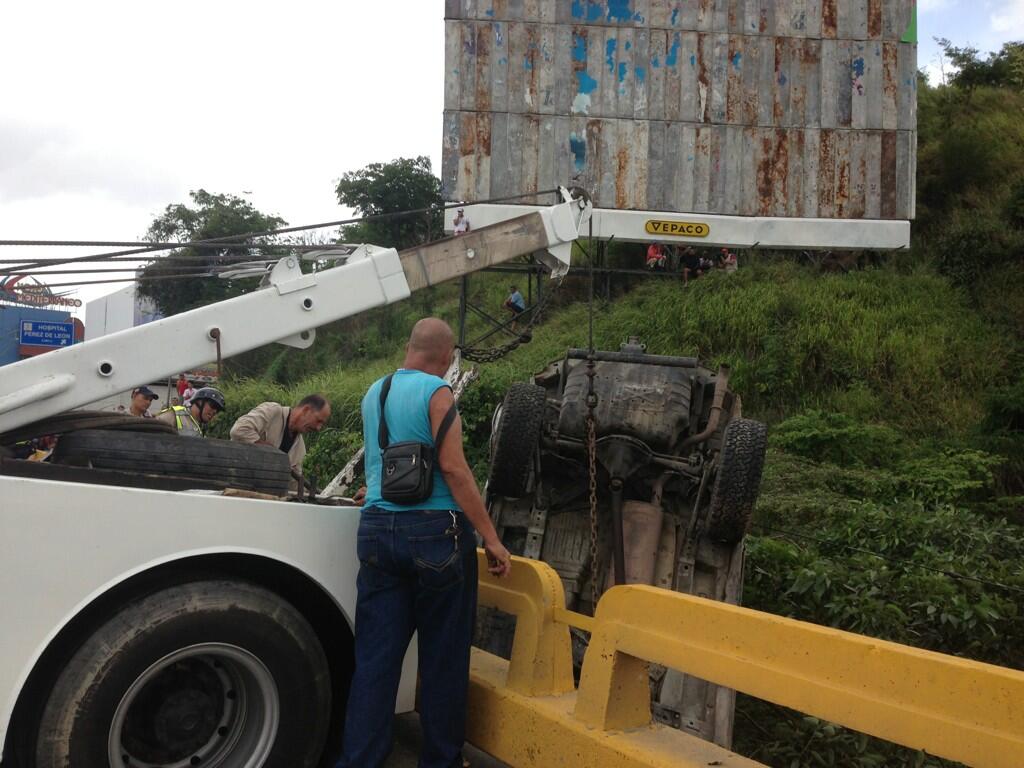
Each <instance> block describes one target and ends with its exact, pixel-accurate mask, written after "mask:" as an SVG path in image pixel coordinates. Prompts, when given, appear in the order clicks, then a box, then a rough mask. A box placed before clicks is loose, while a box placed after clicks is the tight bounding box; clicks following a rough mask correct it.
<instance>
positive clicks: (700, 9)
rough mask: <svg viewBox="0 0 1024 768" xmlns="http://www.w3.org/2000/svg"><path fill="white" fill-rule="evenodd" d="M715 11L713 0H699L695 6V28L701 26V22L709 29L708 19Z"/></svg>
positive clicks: (709, 22)
mask: <svg viewBox="0 0 1024 768" xmlns="http://www.w3.org/2000/svg"><path fill="white" fill-rule="evenodd" d="M714 12H715V0H700V2H699V5H698V6H697V28H698V29H701V28H702V22H703V23H704V24H706V25H707V28H708V29H711V21H710V19H711V18H712V16H713V15H714Z"/></svg>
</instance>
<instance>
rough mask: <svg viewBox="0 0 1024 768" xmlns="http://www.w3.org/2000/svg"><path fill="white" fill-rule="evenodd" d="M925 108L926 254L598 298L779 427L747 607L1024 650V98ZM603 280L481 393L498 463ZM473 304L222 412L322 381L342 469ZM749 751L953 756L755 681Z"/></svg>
mask: <svg viewBox="0 0 1024 768" xmlns="http://www.w3.org/2000/svg"><path fill="white" fill-rule="evenodd" d="M921 110H922V116H921V126H922V127H921V146H920V155H921V162H922V168H921V171H920V176H919V189H920V190H921V208H920V210H921V213H922V220H921V222H920V223H919V224H917V225H915V230H914V233H915V234H914V237H915V243H914V248H913V250H912V251H911V252H908V253H901V254H894V255H891V256H888V257H887V258H886V259H884V260H883V262H882V263H881V264H880V265H878V266H875V267H872V268H868V269H864V270H862V271H854V272H851V273H849V274H823V273H822V272H820V271H819V270H818V269H816V268H814V267H812V266H810V265H808V264H802V263H799V262H798V261H797V260H795V258H794V257H791V256H785V255H770V254H743V255H742V256H741V259H742V261H741V268H740V270H739V272H737V273H735V274H731V275H727V274H724V273H722V274H717V273H716V274H712V275H710V276H707V277H704V278H701V279H699V280H697V281H695V282H694V283H692V284H691V285H690V286H689V287H688V288H686V289H684V288H683V286H682V285H681V284H680V283H679V282H677V281H674V280H660V281H653V280H651V281H643V280H640V281H633V282H632V283H629V284H627V283H625V282H624V283H622V284H616V286H615V300H614V301H611V302H604V301H600V302H598V303H597V305H596V307H595V318H594V337H595V344H596V345H597V346H598V347H600V348H603V349H616V348H617V347H618V345H619V344H620V343H621V342H622V341H624V340H625V337H626V336H627V335H637V336H639V337H640V338H641V339H642V340H643V341H644V342H646V343H647V345H648V347H649V349H650V351H651V352H654V353H659V354H682V355H697V356H699V357H700V358H701V359H702V360H703V361H704V362H705V363H706V364H709V365H715V364H717V363H723V362H724V363H729V364H730V365H731V366H732V389H733V390H735V391H737V392H739V393H740V394H741V395H742V397H743V403H744V411H745V415H748V416H753V417H755V418H759V419H762V420H764V421H766V422H767V423H768V424H769V426H770V448H769V454H768V462H767V465H766V470H765V479H764V486H763V490H762V494H761V498H760V501H759V504H758V509H757V512H756V516H755V524H754V529H753V531H752V535H751V536H750V537H749V538H748V544H747V550H748V560H747V571H746V583H745V586H744V595H745V597H744V602H745V604H747V605H749V606H752V607H754V608H758V609H761V610H765V611H770V612H773V613H778V614H782V615H787V616H793V617H796V618H801V619H806V620H809V621H813V622H817V623H819V624H825V625H830V626H835V627H840V628H843V629H848V630H851V631H855V632H861V633H865V634H868V635H872V636H876V637H882V638H887V639H892V640H896V641H899V642H903V643H908V644H911V645H916V646H920V647H924V648H930V649H935V650H941V651H944V652H947V653H954V654H959V655H963V656H966V657H969V658H975V659H981V660H986V661H990V662H993V663H997V664H1003V665H1007V666H1012V667H1016V668H1021V669H1024V651H1022V649H1024V569H1022V565H1021V563H1022V562H1024V527H1022V526H1024V376H1022V374H1021V370H1022V364H1024V256H1022V250H1024V249H1022V244H1024V175H1022V174H1024V129H1022V128H1021V126H1022V125H1024V121H1022V120H1021V119H1020V118H1021V115H1022V112H1024V97H1022V95H1021V94H1020V93H1018V92H1017V91H1007V90H1005V89H1001V88H979V89H976V90H975V91H974V92H973V93H971V94H970V95H969V98H965V95H964V93H962V92H960V91H958V90H957V89H956V88H942V89H931V88H924V89H923V90H922V97H921ZM951 126H952V128H951ZM965 157H970V158H974V159H973V160H971V161H970V162H969V163H967V164H966V165H965V164H964V162H962V161H963V160H964V158H965ZM618 258H619V259H628V258H630V256H629V253H628V250H624V251H622V252H620V253H619V255H618ZM637 258H638V257H637ZM509 282H510V281H509V279H508V277H507V276H497V275H482V276H477V277H474V278H473V281H472V286H473V293H474V297H475V300H476V301H477V303H479V304H480V305H482V306H485V307H489V308H490V309H491V310H492V311H493V313H495V314H498V313H500V304H501V300H502V298H503V297H504V295H505V293H507V288H508V284H509ZM585 289H586V284H585V282H584V281H583V280H582V279H581V278H578V277H577V278H569V279H567V281H566V283H565V284H564V285H563V286H562V288H561V290H560V293H559V297H558V299H557V300H556V301H555V302H554V303H553V306H552V309H551V311H550V312H549V313H548V314H547V316H546V317H545V318H544V321H543V322H542V323H541V324H540V326H539V327H538V328H537V329H536V331H535V333H534V338H533V341H532V342H531V343H530V344H528V345H525V346H523V347H521V348H520V349H518V350H516V351H514V352H513V353H511V354H510V355H508V356H507V357H505V358H504V359H502V360H500V361H498V362H495V363H490V364H487V365H484V366H482V367H481V377H480V379H479V380H478V381H477V382H475V383H474V384H473V385H472V386H471V387H470V389H469V390H468V391H467V393H466V395H465V397H464V400H463V403H462V406H461V411H462V413H463V418H464V421H465V423H466V427H467V429H466V432H467V451H468V454H469V456H470V459H471V461H472V462H473V463H474V465H475V467H476V470H477V473H478V476H481V477H482V476H483V475H484V474H485V473H486V445H487V438H488V435H489V423H490V417H491V414H492V412H493V409H494V407H495V406H496V405H497V404H498V402H500V399H501V397H502V395H503V393H504V391H505V389H506V388H507V386H508V385H509V384H510V383H511V382H513V381H518V380H525V379H527V378H528V377H529V376H530V375H531V374H532V373H534V372H535V371H537V370H539V369H540V368H542V367H543V366H544V365H545V364H546V363H547V362H549V361H551V360H554V359H557V358H559V357H560V356H562V355H564V353H565V350H566V349H567V348H569V347H574V346H585V345H586V342H587V319H588V311H587V306H586V304H585V303H584V302H582V301H581V298H582V297H583V296H585V295H586V290H585ZM457 306H458V301H457V289H456V287H454V286H443V287H440V288H437V289H433V290H432V291H430V292H429V293H427V294H425V295H419V296H416V297H413V298H412V299H410V300H408V301H406V302H404V303H403V304H401V305H397V306H395V307H390V308H386V309H382V310H378V311H375V312H371V313H367V314H365V315H363V316H361V317H359V318H354V319H352V320H349V321H345V322H342V323H338V324H335V325H334V326H332V327H330V328H328V329H324V331H323V332H322V333H321V338H320V340H319V341H318V342H317V345H316V346H314V348H313V350H311V351H309V352H296V351H294V350H285V349H283V348H278V347H274V348H267V349H264V350H260V351H258V352H256V353H253V354H252V355H248V356H246V357H244V358H242V359H240V360H236V361H233V368H232V370H233V371H234V373H235V377H236V378H235V380H234V381H232V382H229V383H228V385H227V386H226V390H227V395H228V402H229V409H228V413H227V415H226V418H225V417H222V419H221V424H220V427H219V428H220V429H222V430H226V428H227V426H228V425H230V423H231V422H232V421H233V419H234V418H235V417H237V416H238V415H239V414H240V413H242V412H244V411H245V410H247V409H248V408H250V407H251V406H253V405H255V404H256V403H258V402H260V401H262V400H267V399H274V400H279V401H282V402H294V401H295V400H297V399H299V398H300V397H301V396H303V395H305V394H307V393H309V392H313V391H318V392H322V393H324V394H326V395H327V396H328V397H329V398H330V399H331V401H332V403H333V404H334V415H333V417H332V419H331V423H330V426H329V428H328V429H327V430H325V431H324V432H323V433H321V434H319V435H317V436H315V437H313V438H312V439H311V440H310V441H309V442H310V452H309V456H308V458H307V471H308V472H311V473H313V474H315V475H316V476H317V477H319V478H320V479H321V480H325V479H327V478H329V477H330V476H331V475H333V473H334V472H336V471H337V469H339V468H340V466H341V465H342V464H343V463H344V462H345V460H346V459H347V458H348V457H349V455H350V454H351V452H352V451H354V450H355V448H356V447H357V446H358V445H360V444H361V442H362V436H361V433H360V430H361V425H360V416H359V403H360V400H361V398H362V395H363V393H364V392H365V391H366V388H367V387H368V385H369V384H370V383H371V382H372V381H373V380H374V379H376V378H377V377H379V376H381V375H383V374H384V373H386V372H387V371H388V370H391V369H393V368H394V367H395V366H396V365H397V364H398V363H399V362H400V360H401V350H402V345H403V343H404V339H405V337H406V336H407V334H408V331H409V328H410V327H411V325H412V323H413V322H415V320H416V319H418V318H419V317H422V316H424V315H427V314H435V315H439V316H441V317H444V318H446V319H448V320H449V321H452V322H454V320H455V317H456V313H457ZM473 332H474V329H473V328H471V330H470V335H472V333H473ZM737 748H738V749H739V750H740V751H741V752H743V753H744V754H747V755H750V756H752V757H754V758H756V759H758V760H761V761H763V762H766V763H768V764H770V765H779V766H803V765H825V766H829V765H835V766H838V765H843V766H918V767H919V766H926V765H944V763H942V762H941V761H937V760H934V759H932V758H929V757H927V756H924V755H921V754H912V753H910V752H908V751H907V750H901V749H896V748H893V747H890V746H889V745H886V744H882V743H880V742H877V741H874V740H872V739H868V738H866V737H863V736H861V735H859V734H855V733H851V732H847V731H844V730H843V729H839V728H836V727H834V726H832V725H831V724H828V723H823V722H819V721H817V720H814V719H812V718H805V717H803V716H801V715H799V714H797V713H793V712H789V711H787V710H783V709H781V708H779V707H775V706H772V705H769V704H766V703H764V702H760V701H756V700H752V699H749V698H745V697H741V698H740V701H739V705H738V710H737Z"/></svg>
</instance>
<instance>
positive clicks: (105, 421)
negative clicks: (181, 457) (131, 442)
mask: <svg viewBox="0 0 1024 768" xmlns="http://www.w3.org/2000/svg"><path fill="white" fill-rule="evenodd" d="M80 429H118V430H120V429H127V430H131V431H133V432H163V433H165V434H174V432H175V429H174V427H172V426H171V425H170V424H165V423H164V422H162V421H157V420H156V419H144V418H141V417H139V416H132V415H130V414H127V413H111V412H110V411H68V412H67V413H58V414H57V415H56V416H50V417H49V418H47V419H42V420H41V421H35V422H32V423H31V424H26V425H25V426H23V427H18V428H17V429H12V430H11V431H10V432H5V433H4V434H3V435H0V443H3V444H4V445H13V444H14V443H18V442H21V441H22V440H31V439H32V438H34V437H43V436H44V435H63V434H66V433H68V432H76V431H78V430H80Z"/></svg>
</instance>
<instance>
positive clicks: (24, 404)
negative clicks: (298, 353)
mask: <svg viewBox="0 0 1024 768" xmlns="http://www.w3.org/2000/svg"><path fill="white" fill-rule="evenodd" d="M562 194H563V198H564V201H563V202H562V203H559V204H558V205H554V206H551V207H548V208H540V209H535V210H533V211H531V212H529V213H526V214H525V215H521V216H517V217H515V218H510V219H508V220H506V221H502V222H498V223H496V224H493V225H491V226H488V227H481V228H479V229H476V230H474V231H473V232H470V233H467V234H465V235H461V236H459V237H455V238H449V239H447V240H441V241H438V242H436V243H430V244H427V245H422V246H418V247H416V248H412V249H410V250H407V251H402V252H400V253H399V252H398V251H396V250H395V249H393V248H379V247H375V246H359V247H357V248H356V249H355V250H354V252H352V253H351V254H350V255H349V256H348V257H347V260H346V261H345V263H344V264H342V265H340V266H336V267H332V268H330V269H325V270H322V271H319V272H316V273H312V274H304V273H303V272H302V270H301V268H300V264H299V259H298V257H295V256H289V257H286V258H283V259H281V260H280V261H279V262H278V263H277V264H276V265H275V266H274V268H273V270H272V272H271V273H270V275H269V281H268V284H267V285H266V286H265V287H262V288H261V289H259V290H256V291H253V292H252V293H247V294H245V295H243V296H238V297H236V298H233V299H228V300H226V301H220V302H216V303H214V304H209V305H207V306H205V307H199V308H197V309H193V310H191V311H188V312H183V313H181V314H178V315H173V316H171V317H167V318H163V319H161V320H157V321H155V322H152V323H148V324H146V325H142V326H138V327H135V328H130V329H128V330H125V331H120V332H118V333H113V334H110V335H108V336H103V337H100V338H98V339H94V340H91V341H87V342H85V343H83V344H75V345H73V346H71V347H65V348H63V349H59V350H56V351H54V352H49V353H47V354H45V355H40V356H38V357H34V358H30V359H28V360H22V361H20V362H18V363H14V364H13V365H8V366H5V367H4V369H3V375H2V376H0V434H3V433H4V432H8V431H10V430H12V429H15V428H17V427H21V426H24V425H26V424H30V423H32V422H34V421H38V420H40V419H44V418H47V417H50V416H53V415H56V414H58V413H61V412H63V411H67V410H71V409H74V408H80V407H82V406H84V405H87V404H88V403H92V402H96V401H97V400H101V399H103V398H104V397H107V396H109V395H112V394H115V393H117V392H124V391H126V390H129V389H131V388H132V387H136V386H138V385H140V384H145V383H149V382H151V381H157V380H159V379H162V378H166V377H167V376H170V375H173V374H177V373H179V372H181V371H187V370H189V369H191V368H195V367H197V366H200V365H202V364H204V363H207V362H209V361H211V360H219V359H221V358H224V357H231V356H233V355H238V354H241V353H242V352H247V351H249V350H251V349H254V348H256V347H259V346H262V345H264V344H269V343H271V342H274V341H278V342H281V343H284V344H288V345H291V346H295V347H299V348H305V347H308V346H309V345H310V344H312V343H313V338H314V329H315V328H317V327H318V326H321V325H324V324H326V323H330V322H332V321H335V320H340V319H342V318H346V317H351V316H352V315H356V314H359V313H360V312H364V311H366V310H368V309H372V308H373V307H379V306H383V305H385V304H391V303H393V302H396V301H401V300H402V299H404V298H407V297H408V296H409V294H410V293H411V292H412V291H415V290H418V289H420V288H424V287H427V286H430V285H436V284H438V283H442V282H445V281H447V280H451V279H453V278H455V277H459V276H461V275H465V274H468V273H470V272H474V271H477V270H479V269H483V268H484V267H488V266H491V265H493V264H498V263H501V262H503V261H507V260H509V259H512V258H515V257H516V256H520V255H525V254H530V253H534V252H538V251H543V252H545V253H546V254H547V257H546V258H545V259H544V260H545V263H547V264H548V265H549V266H551V267H552V268H553V270H554V271H561V272H564V271H565V270H567V269H568V265H569V254H570V252H571V248H572V241H573V240H575V239H576V238H577V237H578V236H579V233H580V230H581V227H582V226H583V225H584V223H585V222H586V221H587V220H588V218H589V216H590V210H591V209H590V203H589V202H588V201H587V200H586V199H584V198H582V197H576V198H573V197H572V195H571V194H570V193H569V192H568V191H566V190H564V189H563V192H562Z"/></svg>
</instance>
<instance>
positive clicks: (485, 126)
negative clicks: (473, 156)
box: [476, 113, 491, 157]
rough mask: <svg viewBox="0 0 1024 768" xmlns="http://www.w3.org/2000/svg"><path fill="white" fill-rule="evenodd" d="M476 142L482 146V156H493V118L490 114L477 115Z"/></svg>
mask: <svg viewBox="0 0 1024 768" xmlns="http://www.w3.org/2000/svg"><path fill="white" fill-rule="evenodd" d="M476 140H477V144H479V146H480V155H482V156H483V157H490V156H491V116H490V114H489V113H485V114H480V115H477V121H476Z"/></svg>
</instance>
